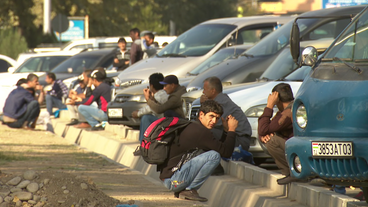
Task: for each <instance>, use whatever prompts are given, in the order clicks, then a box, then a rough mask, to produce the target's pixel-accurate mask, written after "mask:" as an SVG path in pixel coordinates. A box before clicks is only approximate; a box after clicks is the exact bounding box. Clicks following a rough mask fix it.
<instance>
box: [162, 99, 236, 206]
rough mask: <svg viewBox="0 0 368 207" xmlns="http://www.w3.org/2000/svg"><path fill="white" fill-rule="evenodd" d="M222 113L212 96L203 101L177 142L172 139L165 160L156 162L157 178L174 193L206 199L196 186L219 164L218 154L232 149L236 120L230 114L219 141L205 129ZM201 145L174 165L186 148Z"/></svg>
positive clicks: (190, 197)
mask: <svg viewBox="0 0 368 207" xmlns="http://www.w3.org/2000/svg"><path fill="white" fill-rule="evenodd" d="M222 113H223V110H222V107H221V105H219V104H218V103H217V102H216V101H214V100H207V101H205V102H204V103H203V104H202V105H201V107H200V109H199V115H198V120H199V122H197V123H195V122H193V123H190V124H189V125H188V126H187V127H186V128H185V129H184V130H183V131H182V132H181V133H180V135H179V139H178V140H179V144H178V143H172V144H171V146H170V153H169V158H168V160H167V161H166V162H165V163H164V164H162V165H160V166H158V169H160V179H161V180H163V182H164V185H165V186H166V187H167V188H168V189H169V190H171V191H173V192H175V196H177V197H179V198H184V199H188V200H196V201H207V199H206V198H204V197H200V196H199V194H198V192H197V190H198V189H199V188H200V187H201V186H202V184H203V183H204V182H205V181H206V180H207V178H208V177H209V176H210V175H211V173H212V172H213V170H214V169H215V168H216V167H217V166H218V165H219V163H220V160H221V157H230V156H231V154H232V153H233V150H234V144H235V136H236V133H235V130H236V128H237V126H238V121H237V120H236V119H235V118H234V117H233V116H231V115H229V117H228V120H227V125H228V126H229V128H228V131H227V133H224V138H225V140H224V141H223V142H221V141H219V140H216V139H215V137H214V136H213V134H212V133H211V131H210V130H209V129H212V128H213V127H214V126H215V125H216V123H217V121H218V120H219V119H220V117H221V115H222ZM196 148H198V149H201V150H204V151H205V152H204V153H202V154H200V155H198V156H196V157H194V158H193V159H191V160H189V161H187V162H186V163H185V164H183V165H182V166H181V167H180V169H178V168H177V165H178V163H179V162H180V160H181V157H182V156H183V155H184V154H186V153H187V152H188V150H193V149H196Z"/></svg>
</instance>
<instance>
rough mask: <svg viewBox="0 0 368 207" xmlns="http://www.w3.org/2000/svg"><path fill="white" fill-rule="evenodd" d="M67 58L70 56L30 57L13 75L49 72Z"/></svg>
mask: <svg viewBox="0 0 368 207" xmlns="http://www.w3.org/2000/svg"><path fill="white" fill-rule="evenodd" d="M69 57H70V56H49V57H31V58H29V59H28V60H26V61H25V62H24V63H23V64H22V65H20V66H19V67H18V69H17V70H16V71H15V72H14V73H32V72H49V71H51V70H52V69H53V68H54V67H55V66H57V65H58V64H59V63H61V62H63V61H64V60H66V59H68V58H69Z"/></svg>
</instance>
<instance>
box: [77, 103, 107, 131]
mask: <svg viewBox="0 0 368 207" xmlns="http://www.w3.org/2000/svg"><path fill="white" fill-rule="evenodd" d="M78 112H79V113H80V114H81V115H82V116H83V117H84V118H85V119H86V120H87V122H88V124H89V125H91V126H92V127H94V126H96V125H97V124H99V123H100V122H103V121H107V114H106V113H105V112H104V111H102V110H101V109H99V108H97V107H95V106H87V105H79V106H78Z"/></svg>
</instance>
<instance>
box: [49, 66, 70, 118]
mask: <svg viewBox="0 0 368 207" xmlns="http://www.w3.org/2000/svg"><path fill="white" fill-rule="evenodd" d="M45 81H46V83H48V84H52V89H51V90H50V91H48V92H47V95H46V108H47V112H49V114H50V115H53V114H54V113H53V112H52V108H53V107H56V108H58V109H66V106H65V104H63V101H62V99H63V98H67V97H68V87H67V86H66V85H65V84H64V83H63V81H61V80H58V79H56V76H55V74H54V73H47V74H46V79H45Z"/></svg>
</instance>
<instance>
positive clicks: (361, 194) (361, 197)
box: [354, 191, 365, 201]
mask: <svg viewBox="0 0 368 207" xmlns="http://www.w3.org/2000/svg"><path fill="white" fill-rule="evenodd" d="M354 198H356V199H358V200H360V201H365V198H364V194H363V191H360V192H359V193H358V194H357V195H356V196H354Z"/></svg>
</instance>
